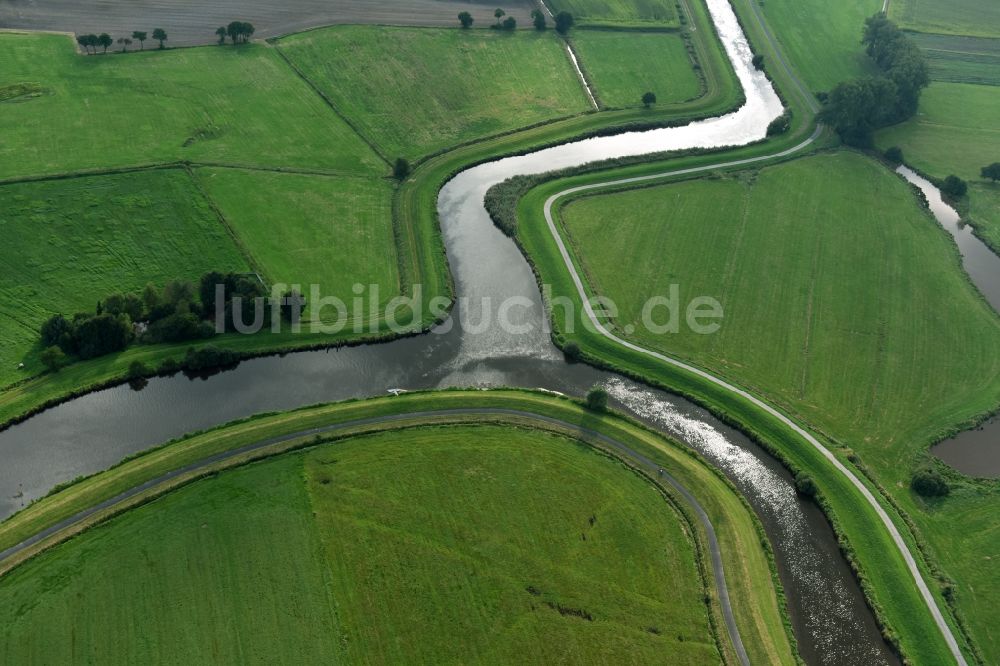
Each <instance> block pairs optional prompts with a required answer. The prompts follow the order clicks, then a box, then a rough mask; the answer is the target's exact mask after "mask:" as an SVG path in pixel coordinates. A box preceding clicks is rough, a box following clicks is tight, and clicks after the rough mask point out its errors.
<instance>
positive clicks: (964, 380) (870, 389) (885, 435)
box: [563, 153, 1000, 661]
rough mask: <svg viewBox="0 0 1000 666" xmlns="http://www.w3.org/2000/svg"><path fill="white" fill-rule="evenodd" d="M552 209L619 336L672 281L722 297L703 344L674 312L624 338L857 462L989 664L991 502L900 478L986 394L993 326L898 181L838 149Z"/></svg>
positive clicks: (996, 395) (999, 360) (994, 391)
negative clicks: (870, 474)
mask: <svg viewBox="0 0 1000 666" xmlns="http://www.w3.org/2000/svg"><path fill="white" fill-rule="evenodd" d="M563 212H564V214H563V219H564V221H565V226H566V228H567V233H568V235H569V236H570V238H571V241H572V244H573V247H574V251H575V255H576V256H577V257H578V260H579V261H580V263H581V264H582V266H583V267H584V268H585V269H586V271H587V275H588V277H589V280H590V282H591V284H592V285H594V288H595V291H597V292H598V293H602V294H606V295H609V296H611V297H612V298H614V299H615V300H616V302H617V304H618V306H619V308H620V309H621V315H620V316H619V317H618V319H617V320H616V321H615V328H616V330H617V332H618V334H619V335H622V334H623V332H622V330H621V329H622V327H624V326H625V325H627V324H633V325H638V324H639V323H640V322H639V312H640V308H641V306H642V303H643V301H644V300H645V298H647V297H648V296H650V295H653V294H666V293H667V291H666V289H667V288H668V285H669V284H671V283H677V284H679V285H680V287H681V303H682V304H683V303H686V301H687V299H689V298H691V297H693V296H697V295H710V296H713V297H715V298H717V299H719V300H720V301H721V302H722V304H723V306H724V308H725V318H724V320H723V324H722V328H721V330H720V331H719V332H718V333H716V334H714V335H696V334H693V333H691V332H690V331H689V330H687V329H686V327H685V326H684V325H683V319H682V326H681V331H680V333H679V334H675V335H653V334H650V333H643V332H641V331H642V330H643V329H642V328H641V327H640V328H639V329H637V330H638V331H639V332H636V333H635V334H634V335H633V336H631V337H632V339H634V340H636V341H637V342H640V343H642V344H644V345H648V346H651V347H654V348H659V349H662V350H664V351H666V352H668V353H671V354H673V355H677V356H680V357H682V358H687V359H691V360H693V361H694V362H696V363H698V364H700V365H703V366H706V367H708V368H710V369H712V370H713V371H715V372H717V373H720V374H722V375H724V376H726V377H728V378H730V379H732V380H734V381H736V382H737V383H739V384H742V385H744V386H747V387H749V388H751V389H752V390H754V391H756V392H757V393H758V394H760V395H765V396H767V398H768V399H769V400H770V401H771V402H772V403H776V404H778V405H781V406H782V407H784V408H785V409H786V410H788V411H789V412H790V413H792V414H794V415H797V416H799V417H800V418H801V419H802V420H804V421H805V422H807V423H809V424H810V425H811V426H813V427H815V428H817V429H818V430H819V431H820V432H823V433H827V434H828V435H829V436H831V437H833V438H836V440H837V441H839V442H840V443H842V444H844V445H846V446H849V447H851V448H852V449H854V450H855V451H857V452H858V453H859V454H860V455H861V458H862V459H863V460H864V462H865V464H866V465H867V466H868V467H869V468H870V469H872V470H873V471H874V473H875V475H876V478H877V479H878V480H879V482H880V483H881V485H882V486H883V487H885V488H888V489H889V490H890V491H891V492H892V493H893V494H894V496H895V498H896V500H897V501H899V502H900V504H901V505H902V506H903V507H904V508H905V509H906V510H907V512H908V513H909V514H910V515H911V516H913V517H914V518H915V519H916V521H917V524H918V527H919V529H920V531H921V533H922V535H923V536H924V537H925V538H926V539H927V540H928V542H929V547H930V549H931V552H932V554H933V556H934V559H935V560H936V561H937V562H938V563H940V565H941V566H942V568H943V570H944V571H945V572H946V574H947V575H949V576H951V577H953V578H954V579H955V581H956V582H957V586H958V594H957V599H958V604H959V607H960V609H961V610H962V611H963V615H964V617H965V619H966V620H967V621H968V622H969V624H970V626H971V628H972V631H973V635H974V637H975V638H976V639H977V643H978V644H979V646H980V648H981V649H983V650H984V651H985V653H986V654H987V658H988V661H990V660H992V659H994V658H996V657H997V656H998V652H997V643H996V642H995V640H993V638H994V637H995V636H994V632H995V630H994V629H993V628H992V627H995V625H996V622H995V608H996V607H997V601H998V596H997V594H995V591H996V590H998V589H1000V580H998V578H997V574H996V572H995V571H994V570H993V568H990V567H983V566H982V563H983V562H984V561H985V559H986V558H989V557H992V556H994V555H995V539H994V538H993V536H992V535H993V534H995V531H991V530H986V531H984V530H985V525H987V524H988V523H989V521H990V516H995V512H996V510H997V507H998V505H1000V496H998V493H997V492H996V490H995V489H993V490H991V489H988V488H983V487H976V486H969V487H967V488H966V487H964V486H961V487H960V488H959V489H958V490H957V491H956V495H955V497H954V498H952V499H949V500H948V501H947V502H945V503H943V504H940V505H938V506H928V505H925V504H924V503H923V502H920V501H918V500H916V499H915V498H914V497H913V496H912V495H911V493H910V491H909V489H908V484H909V475H910V472H911V470H912V469H913V467H914V465H916V464H917V463H918V462H919V461H920V460H921V459H922V457H923V456H924V455H926V454H925V453H924V451H925V447H926V446H927V445H929V444H930V443H931V441H932V439H933V438H934V437H935V435H937V434H938V433H940V432H942V431H943V430H945V429H947V428H948V427H950V426H954V425H958V424H960V423H962V422H964V421H966V420H967V419H969V418H971V417H974V416H976V415H978V414H981V413H982V412H984V411H986V410H989V409H992V408H994V407H995V406H996V404H997V402H998V401H1000V320H998V318H997V316H996V315H995V314H994V313H993V312H992V311H991V310H990V309H989V307H988V305H986V304H985V303H984V302H983V301H982V300H981V298H980V297H979V296H978V294H977V293H976V292H975V291H974V290H973V288H972V287H971V285H970V284H969V283H968V282H967V280H966V278H965V276H964V274H963V273H962V271H961V268H960V265H959V263H958V258H957V253H956V252H955V250H954V246H953V245H951V243H950V241H949V240H948V239H947V237H946V236H945V234H944V232H943V231H942V230H940V229H939V228H938V227H937V226H936V223H935V222H934V221H933V220H932V219H931V218H930V217H929V216H928V215H927V214H926V213H925V212H922V211H921V210H920V208H919V207H918V206H917V203H916V199H915V198H914V197H913V195H912V194H911V192H910V191H909V189H908V187H907V186H906V185H905V184H904V183H902V182H901V181H900V180H898V179H897V178H896V177H894V176H893V175H891V174H890V173H889V172H888V171H887V170H885V169H884V168H883V167H881V166H879V165H877V164H875V163H873V162H871V161H868V160H866V159H864V158H862V157H860V156H857V155H855V154H852V153H838V154H835V155H823V156H817V157H811V158H807V159H801V160H797V161H795V162H792V163H789V164H786V165H781V166H776V167H770V168H767V169H763V170H761V171H760V172H759V173H757V174H752V175H751V174H743V175H741V176H740V177H738V178H736V177H729V178H722V179H714V180H712V179H702V180H698V181H691V182H685V183H680V184H674V185H668V186H661V187H655V188H649V189H641V190H633V191H629V192H624V193H619V194H609V195H601V196H595V197H588V198H584V199H579V200H576V201H573V202H572V203H570V204H568V205H567V207H566V208H565V209H564V211H563ZM609 220H614V221H616V222H615V226H614V228H613V229H611V228H609V222H608V221H609ZM623 221H624V223H623ZM622 266H628V267H629V271H628V272H624V271H623V270H622V268H621V267H622ZM872 285H877V288H875V289H873V288H872ZM626 337H629V336H627V335H626ZM960 535H966V536H960ZM972 535H975V536H972ZM959 539H961V547H960V548H959V547H957V545H956V544H957V543H958V540H959Z"/></svg>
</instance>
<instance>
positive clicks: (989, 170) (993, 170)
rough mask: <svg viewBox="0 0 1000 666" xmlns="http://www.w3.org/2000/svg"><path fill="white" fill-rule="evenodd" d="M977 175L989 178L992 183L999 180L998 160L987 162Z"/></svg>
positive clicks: (999, 164) (999, 163) (999, 165)
mask: <svg viewBox="0 0 1000 666" xmlns="http://www.w3.org/2000/svg"><path fill="white" fill-rule="evenodd" d="M979 175H980V176H982V177H983V178H989V179H990V180H992V181H993V182H994V183H995V182H997V181H998V180H1000V162H994V163H993V164H987V165H986V166H984V167H983V168H982V170H980V172H979Z"/></svg>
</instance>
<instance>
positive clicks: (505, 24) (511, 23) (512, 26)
mask: <svg viewBox="0 0 1000 666" xmlns="http://www.w3.org/2000/svg"><path fill="white" fill-rule="evenodd" d="M493 16H495V17H496V19H497V22H496V23H494V24H493V25H491V26H490V27H491V28H493V29H494V30H516V29H517V19H516V18H514V17H513V16H507V12H505V11H504V10H502V9H500V8H499V7H497V9H496V11H494V12H493ZM504 16H507V18H504ZM501 19H503V21H502V22H501Z"/></svg>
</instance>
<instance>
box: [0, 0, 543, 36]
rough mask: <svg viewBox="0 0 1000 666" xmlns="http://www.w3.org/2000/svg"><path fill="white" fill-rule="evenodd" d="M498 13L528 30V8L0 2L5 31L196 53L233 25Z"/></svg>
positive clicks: (286, 26)
mask: <svg viewBox="0 0 1000 666" xmlns="http://www.w3.org/2000/svg"><path fill="white" fill-rule="evenodd" d="M497 7H503V9H504V10H505V11H507V13H508V14H510V15H511V16H513V17H514V18H516V19H517V21H518V23H519V24H520V25H521V26H525V27H528V26H530V24H531V20H530V18H529V13H530V11H531V9H532V8H533V7H534V3H533V2H531V0H389V1H386V0H212V1H211V2H203V1H201V0H0V28H21V29H27V30H55V31H60V32H75V33H89V32H93V33H101V32H107V33H108V34H110V35H111V36H112V37H114V38H118V37H125V36H130V35H131V34H132V31H133V30H145V31H147V32H149V33H152V31H153V28H163V29H164V30H166V31H167V34H168V35H169V37H170V39H169V40H168V42H167V43H168V45H171V46H191V45H194V44H210V43H213V42H214V41H215V39H216V37H215V29H216V28H217V27H219V26H220V25H225V24H227V23H229V22H230V21H232V20H240V21H249V22H250V23H253V24H254V27H256V28H257V32H256V35H255V37H257V38H264V37H275V36H278V35H283V34H287V33H290V32H297V31H300V30H304V29H306V28H312V27H315V26H320V25H328V24H332V23H381V24H388V25H449V26H451V25H457V24H458V19H457V18H456V17H457V16H458V13H459V12H462V11H467V12H469V13H470V14H472V15H473V16H474V17H475V19H476V25H477V26H483V25H488V24H490V23H492V22H493V21H494V18H493V10H494V9H496V8H497ZM150 42H152V40H149V42H147V44H146V46H147V47H149V46H150ZM153 45H154V46H155V43H154V44H153Z"/></svg>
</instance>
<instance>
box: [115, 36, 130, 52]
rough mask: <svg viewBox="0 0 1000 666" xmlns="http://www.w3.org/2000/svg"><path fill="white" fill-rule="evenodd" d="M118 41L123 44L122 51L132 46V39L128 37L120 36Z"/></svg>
mask: <svg viewBox="0 0 1000 666" xmlns="http://www.w3.org/2000/svg"><path fill="white" fill-rule="evenodd" d="M117 41H118V43H119V44H121V45H122V53H125V52H126V51H128V47H130V46H132V40H131V39H129V38H128V37H119V38H118V40H117Z"/></svg>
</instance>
